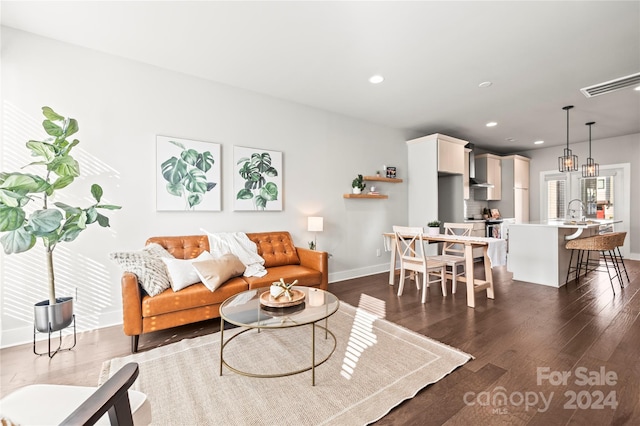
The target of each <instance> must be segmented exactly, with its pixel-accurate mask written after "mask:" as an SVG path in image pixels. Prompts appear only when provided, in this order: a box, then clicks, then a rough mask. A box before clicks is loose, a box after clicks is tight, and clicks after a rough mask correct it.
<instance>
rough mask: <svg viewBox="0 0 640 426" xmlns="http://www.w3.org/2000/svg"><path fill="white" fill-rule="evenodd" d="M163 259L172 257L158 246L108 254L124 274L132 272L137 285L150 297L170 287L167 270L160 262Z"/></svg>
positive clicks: (152, 245) (150, 245)
mask: <svg viewBox="0 0 640 426" xmlns="http://www.w3.org/2000/svg"><path fill="white" fill-rule="evenodd" d="M163 257H164V258H169V259H173V256H171V254H169V252H167V251H166V250H165V249H164V248H163V247H162V246H161V245H159V244H149V245H147V246H145V247H144V248H143V249H142V250H138V251H129V252H115V253H110V254H109V258H110V259H111V260H113V261H114V262H116V263H117V264H118V265H119V266H120V267H121V268H122V269H123V270H124V271H125V272H132V273H134V274H135V275H136V276H137V277H138V284H140V286H142V288H143V289H144V290H145V291H146V292H147V294H149V295H150V296H155V295H157V294H160V293H162V292H163V291H165V290H166V289H168V288H169V287H171V282H170V281H169V277H168V275H167V268H166V267H165V265H164V263H162V260H160V259H161V258H163Z"/></svg>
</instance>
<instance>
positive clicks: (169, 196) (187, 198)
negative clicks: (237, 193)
mask: <svg viewBox="0 0 640 426" xmlns="http://www.w3.org/2000/svg"><path fill="white" fill-rule="evenodd" d="M220 159H221V157H220V144H217V143H210V142H202V141H195V140H190V139H179V138H171V137H167V136H157V137H156V210H158V211H220V210H221V202H220V188H221V182H220V181H221V177H220Z"/></svg>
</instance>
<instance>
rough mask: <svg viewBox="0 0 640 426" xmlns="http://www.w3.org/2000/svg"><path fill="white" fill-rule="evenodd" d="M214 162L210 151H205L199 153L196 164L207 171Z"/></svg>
mask: <svg viewBox="0 0 640 426" xmlns="http://www.w3.org/2000/svg"><path fill="white" fill-rule="evenodd" d="M214 163H215V160H214V159H213V155H212V154H211V153H210V152H209V151H205V152H203V153H202V154H198V160H197V161H196V164H195V166H196V167H197V168H199V169H200V170H202V171H203V172H205V173H206V172H208V171H209V170H210V169H211V167H213V164H214Z"/></svg>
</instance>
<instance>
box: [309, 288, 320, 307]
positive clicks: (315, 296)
mask: <svg viewBox="0 0 640 426" xmlns="http://www.w3.org/2000/svg"><path fill="white" fill-rule="evenodd" d="M309 305H310V306H322V305H324V291H322V290H318V289H317V288H312V289H310V290H309Z"/></svg>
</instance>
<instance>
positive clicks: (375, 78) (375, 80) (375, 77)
mask: <svg viewBox="0 0 640 426" xmlns="http://www.w3.org/2000/svg"><path fill="white" fill-rule="evenodd" d="M383 81H384V77H383V76H381V75H378V74H376V75H373V76H371V77H370V78H369V83H371V84H380V83H382V82H383Z"/></svg>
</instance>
